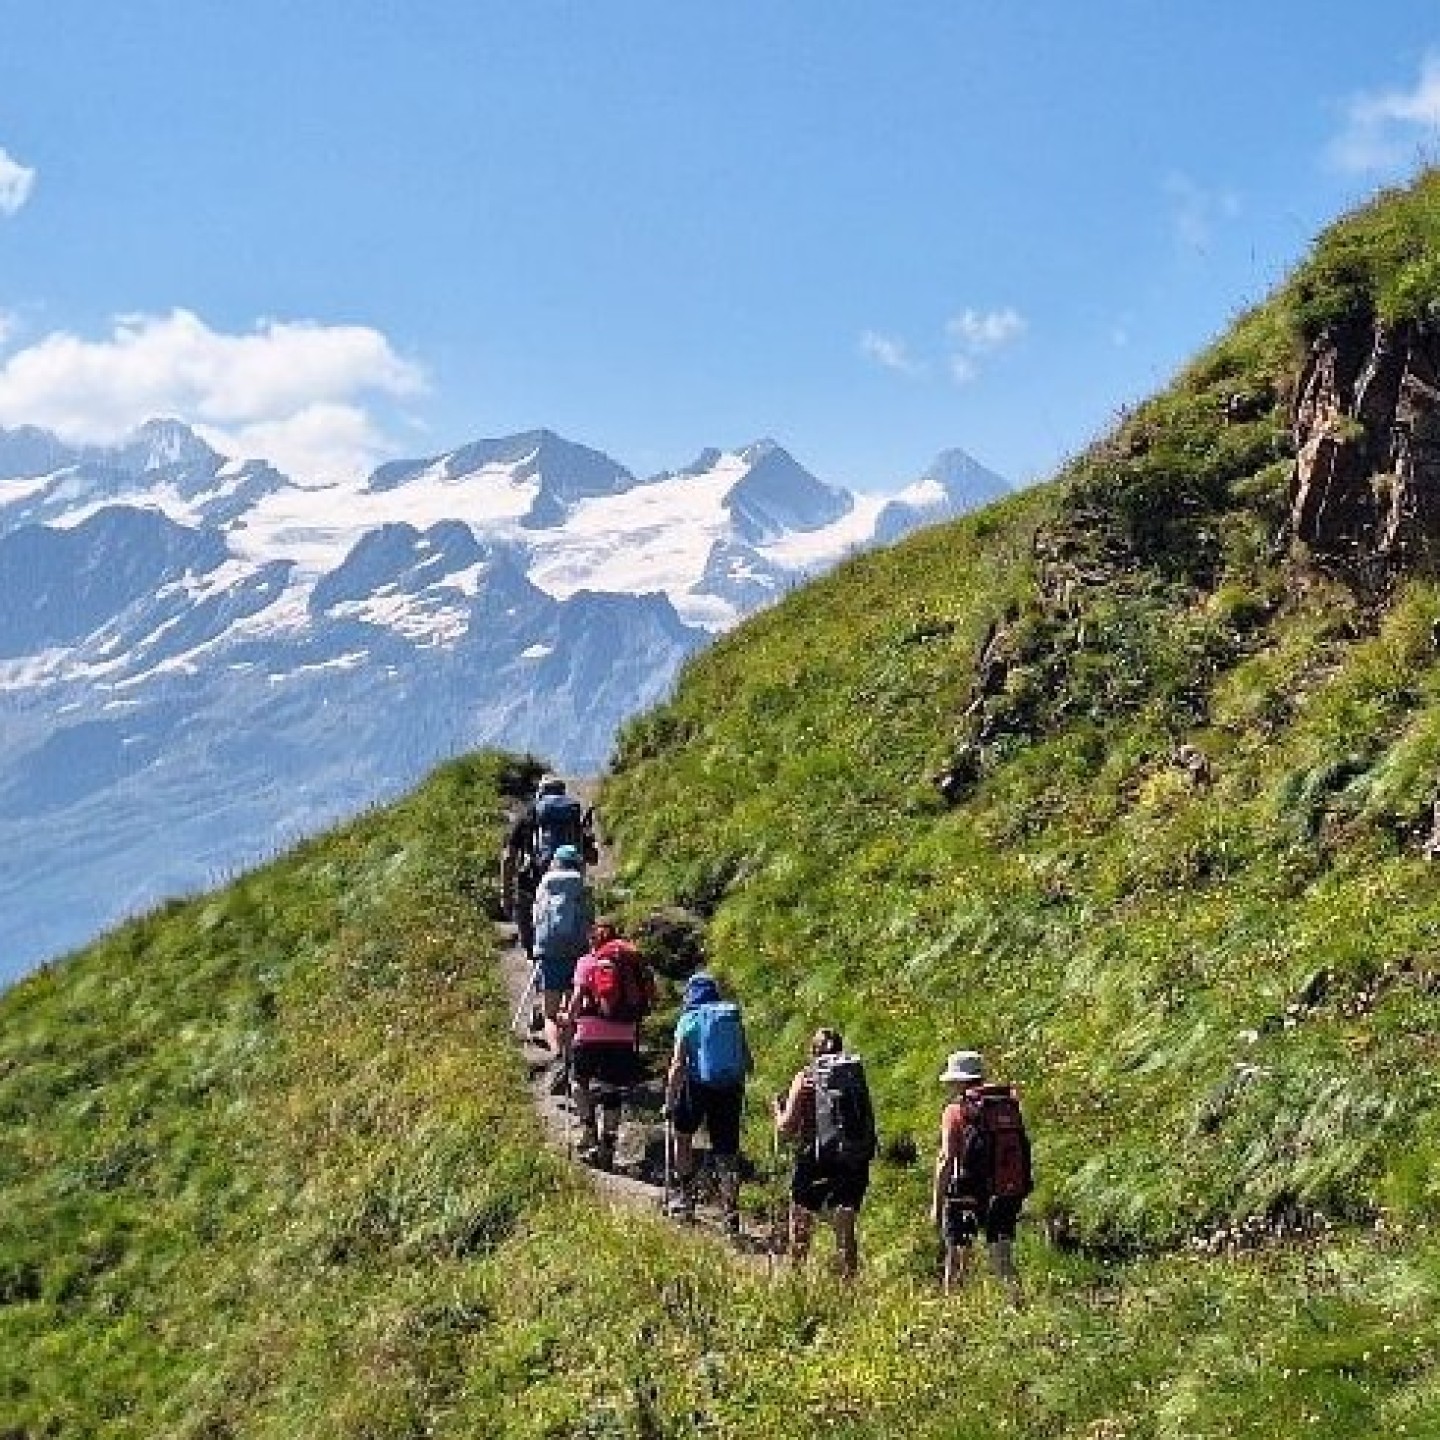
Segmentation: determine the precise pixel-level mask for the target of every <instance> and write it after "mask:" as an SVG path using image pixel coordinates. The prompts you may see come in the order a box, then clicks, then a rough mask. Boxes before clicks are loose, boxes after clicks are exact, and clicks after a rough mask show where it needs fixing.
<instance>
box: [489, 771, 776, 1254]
mask: <svg viewBox="0 0 1440 1440" xmlns="http://www.w3.org/2000/svg"><path fill="white" fill-rule="evenodd" d="M567 788H568V790H569V793H570V794H572V795H574V796H575V797H576V799H578V800H580V801H581V803H582V804H584V805H586V806H590V805H593V804H594V803H595V795H596V793H597V791H598V790H599V781H598V780H596V779H594V778H593V777H585V778H579V779H569V780H568V782H567ZM597 832H598V839H599V842H600V859H599V861H598V862H597V863H596V864H595V865H592V866H591V867H590V870H589V877H590V880H591V882H592V883H593V884H594V885H595V886H596V888H597V889H601V888H603V887H604V886H605V885H606V884H607V883H608V882H609V881H610V880H612V879H613V878H614V875H615V870H616V863H615V862H616V851H615V846H614V844H613V842H612V841H611V840H610V838H609V836H607V835H606V834H605V829H604V817H603V816H600V815H599V814H598V812H597ZM497 928H498V929H499V930H500V932H501V934H502V935H503V936H504V937H505V940H506V944H505V946H504V948H503V949H502V951H501V952H500V967H501V973H502V975H503V976H504V980H505V990H506V995H507V997H508V999H509V1004H510V1008H511V1010H512V1012H513V1011H515V1010H516V1009H517V1008H518V1007H520V1005H521V1002H522V1000H524V998H525V995H526V992H527V990H528V989H529V985H530V975H531V970H532V966H531V962H530V961H529V959H528V958H527V957H526V955H525V952H524V950H523V949H522V948H521V946H520V942H519V939H518V936H517V934H516V931H515V927H514V926H513V925H510V924H505V923H502V924H500V925H499V926H498V927H497ZM527 1011H528V1006H527ZM527 1026H528V1013H522V1014H521V1015H520V1020H519V1024H518V1025H517V1026H516V1027H515V1030H514V1031H512V1037H513V1038H514V1040H515V1043H516V1044H518V1045H519V1046H520V1048H521V1050H522V1052H523V1053H524V1056H525V1061H526V1068H527V1071H528V1085H529V1089H530V1097H531V1101H532V1103H533V1104H534V1106H535V1110H536V1113H537V1114H538V1115H539V1116H540V1121H541V1125H542V1126H543V1128H544V1131H545V1134H546V1137H547V1139H548V1140H549V1142H550V1144H551V1145H553V1146H555V1147H556V1148H557V1149H558V1150H560V1151H562V1152H563V1153H564V1154H565V1155H566V1156H567V1158H568V1159H570V1160H571V1161H572V1162H573V1163H575V1164H576V1165H580V1164H581V1162H580V1160H579V1158H578V1153H577V1152H578V1147H579V1136H580V1126H579V1122H578V1121H577V1120H576V1118H575V1113H574V1107H573V1104H572V1102H571V1100H570V1097H569V1096H568V1095H552V1094H551V1093H550V1082H551V1079H552V1076H553V1073H554V1072H553V1070H552V1068H551V1060H552V1056H551V1052H550V1050H549V1048H548V1047H547V1046H546V1045H545V1044H544V1043H543V1041H541V1039H540V1037H539V1036H537V1035H532V1034H530V1033H529V1031H528V1028H527ZM642 1052H643V1053H644V1055H645V1057H646V1066H645V1071H646V1078H645V1079H644V1080H643V1081H642V1082H641V1083H640V1084H639V1085H637V1086H636V1087H635V1088H634V1089H633V1090H631V1091H630V1092H629V1094H628V1095H627V1096H626V1099H625V1105H624V1111H623V1117H622V1120H621V1124H620V1139H619V1144H618V1145H617V1146H616V1152H615V1168H614V1169H613V1170H599V1169H595V1168H594V1167H591V1166H582V1168H583V1169H584V1170H585V1172H586V1174H587V1175H588V1176H589V1178H590V1183H591V1185H592V1186H593V1187H594V1189H595V1190H596V1192H597V1193H598V1194H599V1195H601V1196H603V1197H605V1198H606V1199H607V1200H609V1201H611V1202H612V1204H613V1205H615V1206H618V1207H623V1208H625V1209H630V1210H645V1211H649V1212H650V1213H652V1214H660V1213H661V1212H662V1211H663V1207H664V1202H665V1198H666V1197H665V1193H664V1173H665V1123H664V1121H663V1120H662V1119H661V1115H660V1112H661V1109H662V1107H663V1105H664V1091H665V1067H666V1065H667V1064H668V1061H669V1054H670V1047H669V1036H668V1033H667V1032H665V1031H663V1030H662V1029H661V1028H660V1027H659V1026H658V1025H657V1023H656V1022H655V1020H654V1019H653V1017H652V1019H651V1020H650V1021H648V1022H647V1025H646V1027H645V1030H644V1032H643V1040H642ZM696 1153H697V1155H698V1156H699V1158H700V1162H701V1171H700V1174H701V1191H700V1198H701V1203H700V1204H699V1205H698V1206H697V1208H696V1218H695V1223H694V1225H693V1226H691V1227H688V1228H692V1229H696V1230H699V1231H703V1232H707V1233H713V1234H715V1235H717V1236H720V1235H723V1233H724V1232H723V1227H722V1223H721V1214H720V1211H719V1209H718V1208H717V1206H716V1204H715V1203H714V1196H713V1194H711V1195H708V1198H707V1187H706V1184H705V1180H706V1177H707V1176H708V1175H709V1173H710V1171H709V1165H708V1158H709V1152H708V1150H707V1149H706V1148H705V1147H704V1146H703V1145H697V1147H696ZM747 1179H748V1180H749V1182H750V1187H751V1190H752V1198H753V1193H754V1187H755V1186H757V1185H760V1184H763V1185H764V1187H765V1190H766V1192H767V1194H768V1193H770V1192H771V1191H773V1189H774V1185H775V1183H777V1182H775V1181H774V1179H773V1177H768V1178H767V1177H765V1176H763V1175H761V1176H754V1175H751V1176H748V1177H747ZM780 1208H781V1209H783V1207H780ZM779 1213H780V1209H777V1207H775V1206H774V1205H773V1204H772V1205H771V1206H770V1207H768V1208H767V1214H766V1217H765V1218H764V1219H763V1220H757V1218H756V1217H755V1216H753V1215H751V1216H746V1217H745V1220H744V1226H743V1229H742V1232H741V1234H740V1236H739V1237H738V1238H737V1237H728V1238H727V1243H728V1244H729V1246H730V1247H731V1249H732V1250H734V1251H735V1252H736V1253H737V1254H739V1255H741V1256H743V1257H745V1258H748V1259H750V1260H752V1261H763V1260H764V1259H765V1257H766V1256H777V1255H778V1252H779V1250H780V1249H781V1248H783V1247H782V1246H780V1245H779V1244H778V1240H779V1235H778V1234H777V1230H778V1226H779V1221H778V1219H777V1215H778V1214H779Z"/></svg>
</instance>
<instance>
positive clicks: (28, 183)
mask: <svg viewBox="0 0 1440 1440" xmlns="http://www.w3.org/2000/svg"><path fill="white" fill-rule="evenodd" d="M34 184H35V172H34V171H33V170H32V169H31V168H30V167H29V166H28V165H22V164H21V163H20V162H19V161H18V160H16V159H15V158H14V157H13V156H11V155H10V153H9V152H8V151H7V150H5V149H4V148H3V147H0V215H13V214H14V213H15V212H16V211H17V210H18V209H19V208H20V207H21V206H22V205H23V204H24V203H25V202H26V201H27V200H28V199H29V198H30V190H31V188H32V187H33V186H34Z"/></svg>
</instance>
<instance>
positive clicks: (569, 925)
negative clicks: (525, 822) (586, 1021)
mask: <svg viewBox="0 0 1440 1440" xmlns="http://www.w3.org/2000/svg"><path fill="white" fill-rule="evenodd" d="M593 918H594V902H593V900H592V899H591V895H590V887H589V886H588V885H586V883H585V874H584V870H583V868H582V860H581V855H580V852H579V850H577V849H576V848H575V846H573V845H561V846H558V847H557V848H556V851H555V855H554V858H553V859H552V860H551V862H550V868H549V869H548V870H547V871H546V872H545V875H544V877H543V878H542V879H541V881H540V883H539V885H538V886H537V887H536V889H535V904H534V911H533V916H532V921H531V933H532V934H533V936H534V952H535V965H536V969H537V970H538V972H539V982H538V988H539V990H540V1008H541V1014H542V1016H543V1022H544V1030H545V1043H546V1044H547V1045H548V1046H549V1047H550V1050H551V1052H552V1053H553V1054H554V1055H555V1057H556V1062H555V1072H556V1073H555V1075H554V1078H553V1084H552V1089H553V1091H554V1093H556V1094H561V1093H563V1092H564V1089H565V1086H566V1083H567V1081H566V1071H567V1066H568V1059H569V1054H568V1052H569V1032H568V1030H565V1029H562V1028H561V1026H560V1025H559V1024H558V1018H559V1015H560V1006H561V1003H562V1002H563V1001H564V999H565V997H566V996H567V995H568V994H569V993H570V987H571V985H573V984H574V982H575V964H576V961H578V960H579V959H580V957H581V956H582V955H583V954H584V953H585V951H586V949H587V948H588V946H589V943H590V922H591V920H592V919H593Z"/></svg>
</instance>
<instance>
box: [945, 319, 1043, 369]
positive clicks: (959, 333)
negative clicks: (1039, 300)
mask: <svg viewBox="0 0 1440 1440" xmlns="http://www.w3.org/2000/svg"><path fill="white" fill-rule="evenodd" d="M1029 328H1030V322H1029V321H1028V320H1027V319H1026V318H1025V317H1024V316H1023V315H1022V314H1020V312H1019V311H1018V310H1016V309H1014V307H1013V306H1009V305H1007V306H1005V308H1004V309H1002V310H962V311H961V312H960V313H959V314H958V315H955V316H952V317H951V319H949V320H947V321H946V322H945V335H946V338H947V339H948V341H949V344H950V354H949V357H948V359H947V362H946V363H947V364H948V366H949V369H950V378H951V380H953V381H954V382H955V384H957V385H968V384H970V382H971V381H972V380H975V379H977V378H978V376H979V374H980V360H981V358H982V357H984V356H988V355H992V354H994V353H995V351H997V350H1001V349H1004V347H1005V346H1007V345H1013V344H1014V343H1015V342H1016V341H1018V340H1020V339H1021V338H1022V337H1023V336H1024V335H1025V333H1026V331H1028V330H1029Z"/></svg>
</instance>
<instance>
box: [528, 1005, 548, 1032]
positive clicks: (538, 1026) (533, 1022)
mask: <svg viewBox="0 0 1440 1440" xmlns="http://www.w3.org/2000/svg"><path fill="white" fill-rule="evenodd" d="M544 1028H545V1012H544V1011H543V1010H542V1009H541V1008H540V1007H539V1006H538V1005H537V1006H536V1007H535V1008H534V1009H533V1010H532V1011H531V1012H530V1033H531V1034H532V1035H535V1034H537V1033H538V1032H539V1031H541V1030H543V1029H544Z"/></svg>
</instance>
